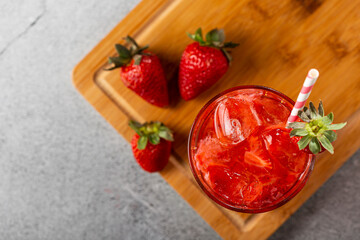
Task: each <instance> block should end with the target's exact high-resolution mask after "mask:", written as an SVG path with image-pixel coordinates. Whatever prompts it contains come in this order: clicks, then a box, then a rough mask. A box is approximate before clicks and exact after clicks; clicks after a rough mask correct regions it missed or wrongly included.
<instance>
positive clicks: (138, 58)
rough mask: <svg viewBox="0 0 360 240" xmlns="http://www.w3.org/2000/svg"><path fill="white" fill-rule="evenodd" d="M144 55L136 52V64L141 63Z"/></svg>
mask: <svg viewBox="0 0 360 240" xmlns="http://www.w3.org/2000/svg"><path fill="white" fill-rule="evenodd" d="M141 59H142V56H141V55H140V54H136V55H135V56H134V65H140V63H141Z"/></svg>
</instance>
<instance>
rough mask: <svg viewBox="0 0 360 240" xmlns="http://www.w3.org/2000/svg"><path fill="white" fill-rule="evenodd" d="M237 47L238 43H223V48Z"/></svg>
mask: <svg viewBox="0 0 360 240" xmlns="http://www.w3.org/2000/svg"><path fill="white" fill-rule="evenodd" d="M239 45H240V44H238V43H233V42H226V43H224V48H235V47H237V46H239Z"/></svg>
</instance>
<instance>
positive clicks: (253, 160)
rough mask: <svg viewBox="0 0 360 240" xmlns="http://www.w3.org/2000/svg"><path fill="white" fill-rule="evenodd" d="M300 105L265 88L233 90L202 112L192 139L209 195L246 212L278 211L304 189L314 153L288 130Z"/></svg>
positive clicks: (194, 160) (195, 165) (193, 160)
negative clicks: (287, 122)
mask: <svg viewBox="0 0 360 240" xmlns="http://www.w3.org/2000/svg"><path fill="white" fill-rule="evenodd" d="M293 104H294V102H293V101H292V100H291V99H289V98H288V97H286V96H285V95H284V94H282V93H280V92H277V91H275V90H273V89H270V88H265V87H260V86H242V87H236V88H232V89H229V90H227V91H225V92H223V93H221V94H219V95H218V96H216V97H215V98H213V99H212V100H210V101H209V102H208V103H207V104H206V105H205V106H204V107H203V108H202V110H201V111H200V113H199V114H198V116H197V118H196V120H195V122H194V124H193V127H192V129H191V132H190V137H189V146H188V151H189V159H190V165H191V169H192V172H193V174H194V176H195V178H196V180H197V181H198V183H199V185H200V186H201V187H202V189H203V190H204V191H205V193H206V194H207V195H208V196H209V197H210V198H212V199H213V200H214V201H216V202H217V203H219V204H220V205H222V206H224V207H227V208H229V209H232V210H235V211H241V212H249V213H258V212H265V211H269V210H272V209H275V208H277V207H279V206H281V205H283V204H284V203H286V202H287V201H289V200H290V199H291V198H292V197H294V196H295V195H296V194H297V193H298V192H299V191H300V190H301V188H302V187H303V186H304V184H305V182H306V180H307V178H308V177H309V175H310V172H311V171H312V168H313V165H314V157H313V155H310V154H307V153H305V152H304V151H301V150H299V147H298V146H297V143H296V142H295V141H294V139H291V138H290V136H289V133H290V129H287V128H286V127H285V125H286V121H287V118H288V117H289V115H290V112H291V109H292V107H293Z"/></svg>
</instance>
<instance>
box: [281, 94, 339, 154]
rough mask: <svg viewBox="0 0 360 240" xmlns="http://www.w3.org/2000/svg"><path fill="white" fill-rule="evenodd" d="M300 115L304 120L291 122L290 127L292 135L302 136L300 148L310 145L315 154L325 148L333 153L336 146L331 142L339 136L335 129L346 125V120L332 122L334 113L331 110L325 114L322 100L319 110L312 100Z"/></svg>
mask: <svg viewBox="0 0 360 240" xmlns="http://www.w3.org/2000/svg"><path fill="white" fill-rule="evenodd" d="M298 117H299V118H300V119H301V120H302V121H303V122H293V123H289V124H288V127H289V128H292V129H293V130H292V131H291V132H290V137H301V139H300V141H299V142H298V146H299V149H300V150H302V149H305V148H306V147H307V146H308V148H309V150H310V151H311V152H312V153H313V154H317V153H319V152H320V151H321V150H322V148H324V149H326V150H328V151H329V152H330V153H331V154H333V153H334V147H333V146H332V144H331V143H332V142H334V141H335V140H336V138H337V135H336V133H335V130H339V129H342V128H343V127H345V125H346V122H344V123H337V124H332V122H333V120H334V114H333V113H332V112H331V113H329V114H328V115H326V116H325V114H324V107H323V103H322V101H321V100H320V103H319V107H318V110H317V109H316V107H315V105H314V104H313V103H312V102H310V103H309V108H307V107H304V108H303V110H300V111H299V112H298Z"/></svg>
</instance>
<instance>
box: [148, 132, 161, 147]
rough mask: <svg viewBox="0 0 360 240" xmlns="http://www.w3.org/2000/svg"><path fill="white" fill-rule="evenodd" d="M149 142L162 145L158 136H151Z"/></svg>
mask: <svg viewBox="0 0 360 240" xmlns="http://www.w3.org/2000/svg"><path fill="white" fill-rule="evenodd" d="M149 141H150V142H151V143H152V144H153V145H157V144H159V143H160V137H159V135H158V134H154V133H153V134H150V135H149Z"/></svg>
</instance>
